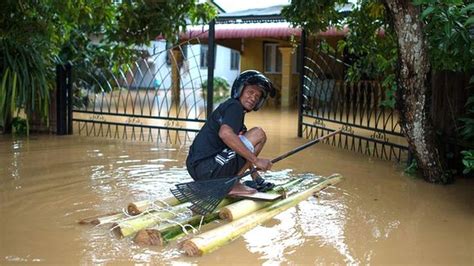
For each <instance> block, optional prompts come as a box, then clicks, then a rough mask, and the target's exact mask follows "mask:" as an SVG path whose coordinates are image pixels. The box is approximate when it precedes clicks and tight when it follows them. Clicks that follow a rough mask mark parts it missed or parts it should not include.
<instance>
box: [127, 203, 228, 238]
mask: <svg viewBox="0 0 474 266" xmlns="http://www.w3.org/2000/svg"><path fill="white" fill-rule="evenodd" d="M235 201H236V199H231V198H225V199H224V200H223V201H222V202H221V203H219V205H218V206H217V209H218V210H219V209H220V208H222V207H224V206H226V205H228V204H230V203H233V202H235ZM201 218H202V216H201V215H194V216H192V217H191V218H187V219H181V220H179V221H176V223H169V224H163V225H160V226H158V227H156V228H148V229H144V230H140V231H139V232H138V233H137V234H136V236H135V238H134V239H133V241H134V242H135V243H137V244H141V245H152V246H164V245H166V244H167V243H168V242H170V241H172V240H176V239H178V238H181V237H182V236H184V235H185V233H184V231H183V228H182V226H181V225H191V226H193V227H196V226H198V225H199V224H201ZM218 218H219V212H218V211H216V212H214V213H210V214H208V215H206V216H204V218H203V219H202V225H204V224H208V223H210V222H212V221H215V220H217V219H218Z"/></svg>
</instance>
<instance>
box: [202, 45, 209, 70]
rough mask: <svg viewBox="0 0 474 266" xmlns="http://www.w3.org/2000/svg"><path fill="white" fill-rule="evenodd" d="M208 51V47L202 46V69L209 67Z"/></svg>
mask: <svg viewBox="0 0 474 266" xmlns="http://www.w3.org/2000/svg"><path fill="white" fill-rule="evenodd" d="M208 51H209V47H208V46H207V45H204V44H201V60H200V66H201V68H206V67H207V52H208Z"/></svg>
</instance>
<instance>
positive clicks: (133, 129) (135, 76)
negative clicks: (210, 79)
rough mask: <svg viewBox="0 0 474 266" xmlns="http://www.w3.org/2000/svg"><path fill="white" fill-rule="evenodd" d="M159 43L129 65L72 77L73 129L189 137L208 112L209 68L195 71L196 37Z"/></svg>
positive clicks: (174, 139) (171, 139)
mask: <svg viewBox="0 0 474 266" xmlns="http://www.w3.org/2000/svg"><path fill="white" fill-rule="evenodd" d="M206 34H207V33H206ZM158 44H160V43H157V46H156V47H153V49H151V48H150V49H148V50H143V55H144V56H143V57H142V58H141V59H139V60H137V61H136V62H134V63H133V64H131V65H123V66H121V67H120V69H115V70H110V69H94V70H91V71H90V72H88V73H85V74H84V73H82V75H81V77H76V78H74V82H73V106H74V107H73V115H72V117H73V118H72V120H73V126H74V132H75V133H76V134H79V135H85V136H99V137H109V138H115V139H127V140H143V141H159V142H168V143H186V142H189V141H190V140H192V139H193V137H194V135H195V134H196V132H198V131H199V129H200V128H201V127H202V125H203V123H204V122H205V120H206V114H207V112H208V110H207V107H208V103H207V98H206V96H205V93H204V92H205V91H206V88H204V89H203V85H202V84H203V83H204V82H205V81H206V80H207V73H202V74H201V71H193V69H196V68H197V69H199V68H200V62H199V53H200V52H199V44H200V41H199V38H195V39H192V40H189V41H187V42H185V43H181V44H180V45H177V46H174V47H166V46H164V44H163V43H161V45H158ZM212 60H213V59H212ZM73 73H74V71H73ZM196 73H197V74H196ZM204 86H205V85H204ZM211 93H212V92H211ZM210 104H211V106H212V97H211V103H210Z"/></svg>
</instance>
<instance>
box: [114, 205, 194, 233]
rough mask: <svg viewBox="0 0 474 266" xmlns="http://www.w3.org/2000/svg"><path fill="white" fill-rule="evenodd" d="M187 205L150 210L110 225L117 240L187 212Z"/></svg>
mask: <svg viewBox="0 0 474 266" xmlns="http://www.w3.org/2000/svg"><path fill="white" fill-rule="evenodd" d="M186 206H187V205H185V204H181V205H178V206H176V207H175V208H172V209H170V210H162V211H157V210H152V211H150V212H148V213H142V214H140V215H137V216H133V217H132V218H130V219H126V220H122V221H118V222H116V223H114V224H113V225H112V231H113V232H114V233H115V235H116V236H117V237H119V238H123V237H127V236H130V235H132V234H134V233H137V232H138V231H140V230H142V229H145V228H147V227H150V226H153V225H156V224H159V223H160V222H161V221H163V220H167V219H171V218H174V217H176V216H177V215H178V214H183V213H185V212H186V211H188V212H189V209H188V208H187V207H186Z"/></svg>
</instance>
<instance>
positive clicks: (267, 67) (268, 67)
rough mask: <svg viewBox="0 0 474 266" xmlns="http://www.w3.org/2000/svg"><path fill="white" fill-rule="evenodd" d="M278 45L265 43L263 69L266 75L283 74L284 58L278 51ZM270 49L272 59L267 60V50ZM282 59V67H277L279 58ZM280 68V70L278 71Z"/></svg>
mask: <svg viewBox="0 0 474 266" xmlns="http://www.w3.org/2000/svg"><path fill="white" fill-rule="evenodd" d="M278 47H279V45H278V43H264V45H263V69H264V72H265V73H269V74H281V68H282V57H281V52H280V50H279V49H278ZM268 49H270V59H269V60H267V50H268ZM278 55H279V57H280V62H279V63H280V65H279V66H277V56H278ZM278 68H279V69H278Z"/></svg>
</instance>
